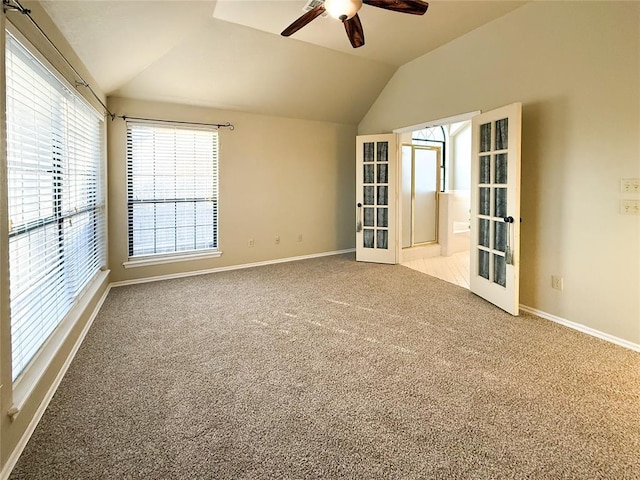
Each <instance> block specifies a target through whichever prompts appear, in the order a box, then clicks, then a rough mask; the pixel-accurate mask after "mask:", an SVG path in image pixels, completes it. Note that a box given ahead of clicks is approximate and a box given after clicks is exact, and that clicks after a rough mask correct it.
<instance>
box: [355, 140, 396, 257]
mask: <svg viewBox="0 0 640 480" xmlns="http://www.w3.org/2000/svg"><path fill="white" fill-rule="evenodd" d="M396 145H397V141H396V134H393V133H391V134H384V135H360V136H358V137H356V260H357V261H359V262H375V263H392V264H395V263H397V250H398V249H397V241H398V239H397V236H396V232H397V228H396V205H397V204H396V182H397V180H396V175H397V166H396V164H397V157H398V152H397V148H396Z"/></svg>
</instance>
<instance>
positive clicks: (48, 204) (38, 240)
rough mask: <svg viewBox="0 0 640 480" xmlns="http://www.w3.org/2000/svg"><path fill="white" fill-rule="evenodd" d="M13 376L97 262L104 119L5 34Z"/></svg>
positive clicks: (100, 260)
mask: <svg viewBox="0 0 640 480" xmlns="http://www.w3.org/2000/svg"><path fill="white" fill-rule="evenodd" d="M6 115H7V182H8V207H9V211H8V214H9V282H10V309H11V348H12V371H13V379H14V380H15V379H16V378H17V377H18V375H19V374H20V373H21V372H23V371H24V369H25V367H26V366H27V365H28V364H29V362H30V361H31V360H32V359H33V358H34V356H35V355H36V353H37V352H38V351H39V350H40V348H41V347H42V346H43V344H44V343H45V341H46V340H47V339H48V338H49V337H50V335H51V334H52V333H53V332H54V330H55V329H56V327H57V326H58V325H59V324H60V323H61V322H62V321H63V319H64V318H65V316H66V314H67V313H68V312H69V310H70V309H71V307H72V306H73V304H74V301H75V300H76V298H77V297H78V296H79V295H80V294H81V293H82V290H83V289H84V287H85V286H87V284H88V283H89V282H90V281H91V280H92V279H93V278H94V276H95V275H96V274H97V273H98V272H99V271H100V268H101V267H102V266H103V265H104V262H105V255H104V252H105V245H106V240H105V215H104V197H103V187H102V178H103V175H102V162H103V138H102V132H103V120H102V118H101V117H100V116H99V114H98V113H97V112H95V111H94V110H93V109H92V108H91V107H90V106H89V105H88V104H87V103H85V101H84V100H83V99H82V98H81V97H80V96H79V95H78V94H77V93H76V92H75V91H73V89H72V88H70V87H69V86H67V85H66V83H65V82H63V81H61V80H59V78H58V76H56V75H55V74H54V73H52V70H50V69H49V68H48V67H46V66H45V65H44V64H43V63H41V62H40V61H39V60H38V59H37V58H36V57H35V56H34V55H32V54H31V53H30V52H29V50H27V48H26V47H25V46H24V45H23V44H21V43H20V42H19V41H18V40H17V39H16V38H15V37H14V36H13V35H11V34H10V33H8V32H7V35H6Z"/></svg>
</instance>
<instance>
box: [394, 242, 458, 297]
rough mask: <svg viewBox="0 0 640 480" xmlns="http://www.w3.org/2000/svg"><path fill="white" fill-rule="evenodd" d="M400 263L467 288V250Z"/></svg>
mask: <svg viewBox="0 0 640 480" xmlns="http://www.w3.org/2000/svg"><path fill="white" fill-rule="evenodd" d="M402 265H404V266H405V267H408V268H411V269H413V270H418V271H419V272H422V273H426V274H427V275H431V276H433V277H437V278H439V279H441V280H445V281H447V282H449V283H453V284H455V285H460V286H461V287H464V288H469V252H468V251H465V252H458V253H454V254H453V255H451V256H449V257H431V258H421V259H419V260H411V261H409V262H405V263H403V264H402Z"/></svg>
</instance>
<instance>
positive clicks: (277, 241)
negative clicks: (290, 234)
mask: <svg viewBox="0 0 640 480" xmlns="http://www.w3.org/2000/svg"><path fill="white" fill-rule="evenodd" d="M276 245H280V235H276Z"/></svg>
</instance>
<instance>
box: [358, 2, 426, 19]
mask: <svg viewBox="0 0 640 480" xmlns="http://www.w3.org/2000/svg"><path fill="white" fill-rule="evenodd" d="M362 3H365V4H367V5H371V6H372V7H378V8H384V9H385V10H392V11H394V12H400V13H410V14H412V15H424V14H425V13H427V8H429V4H428V3H427V2H423V1H422V0H362Z"/></svg>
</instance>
